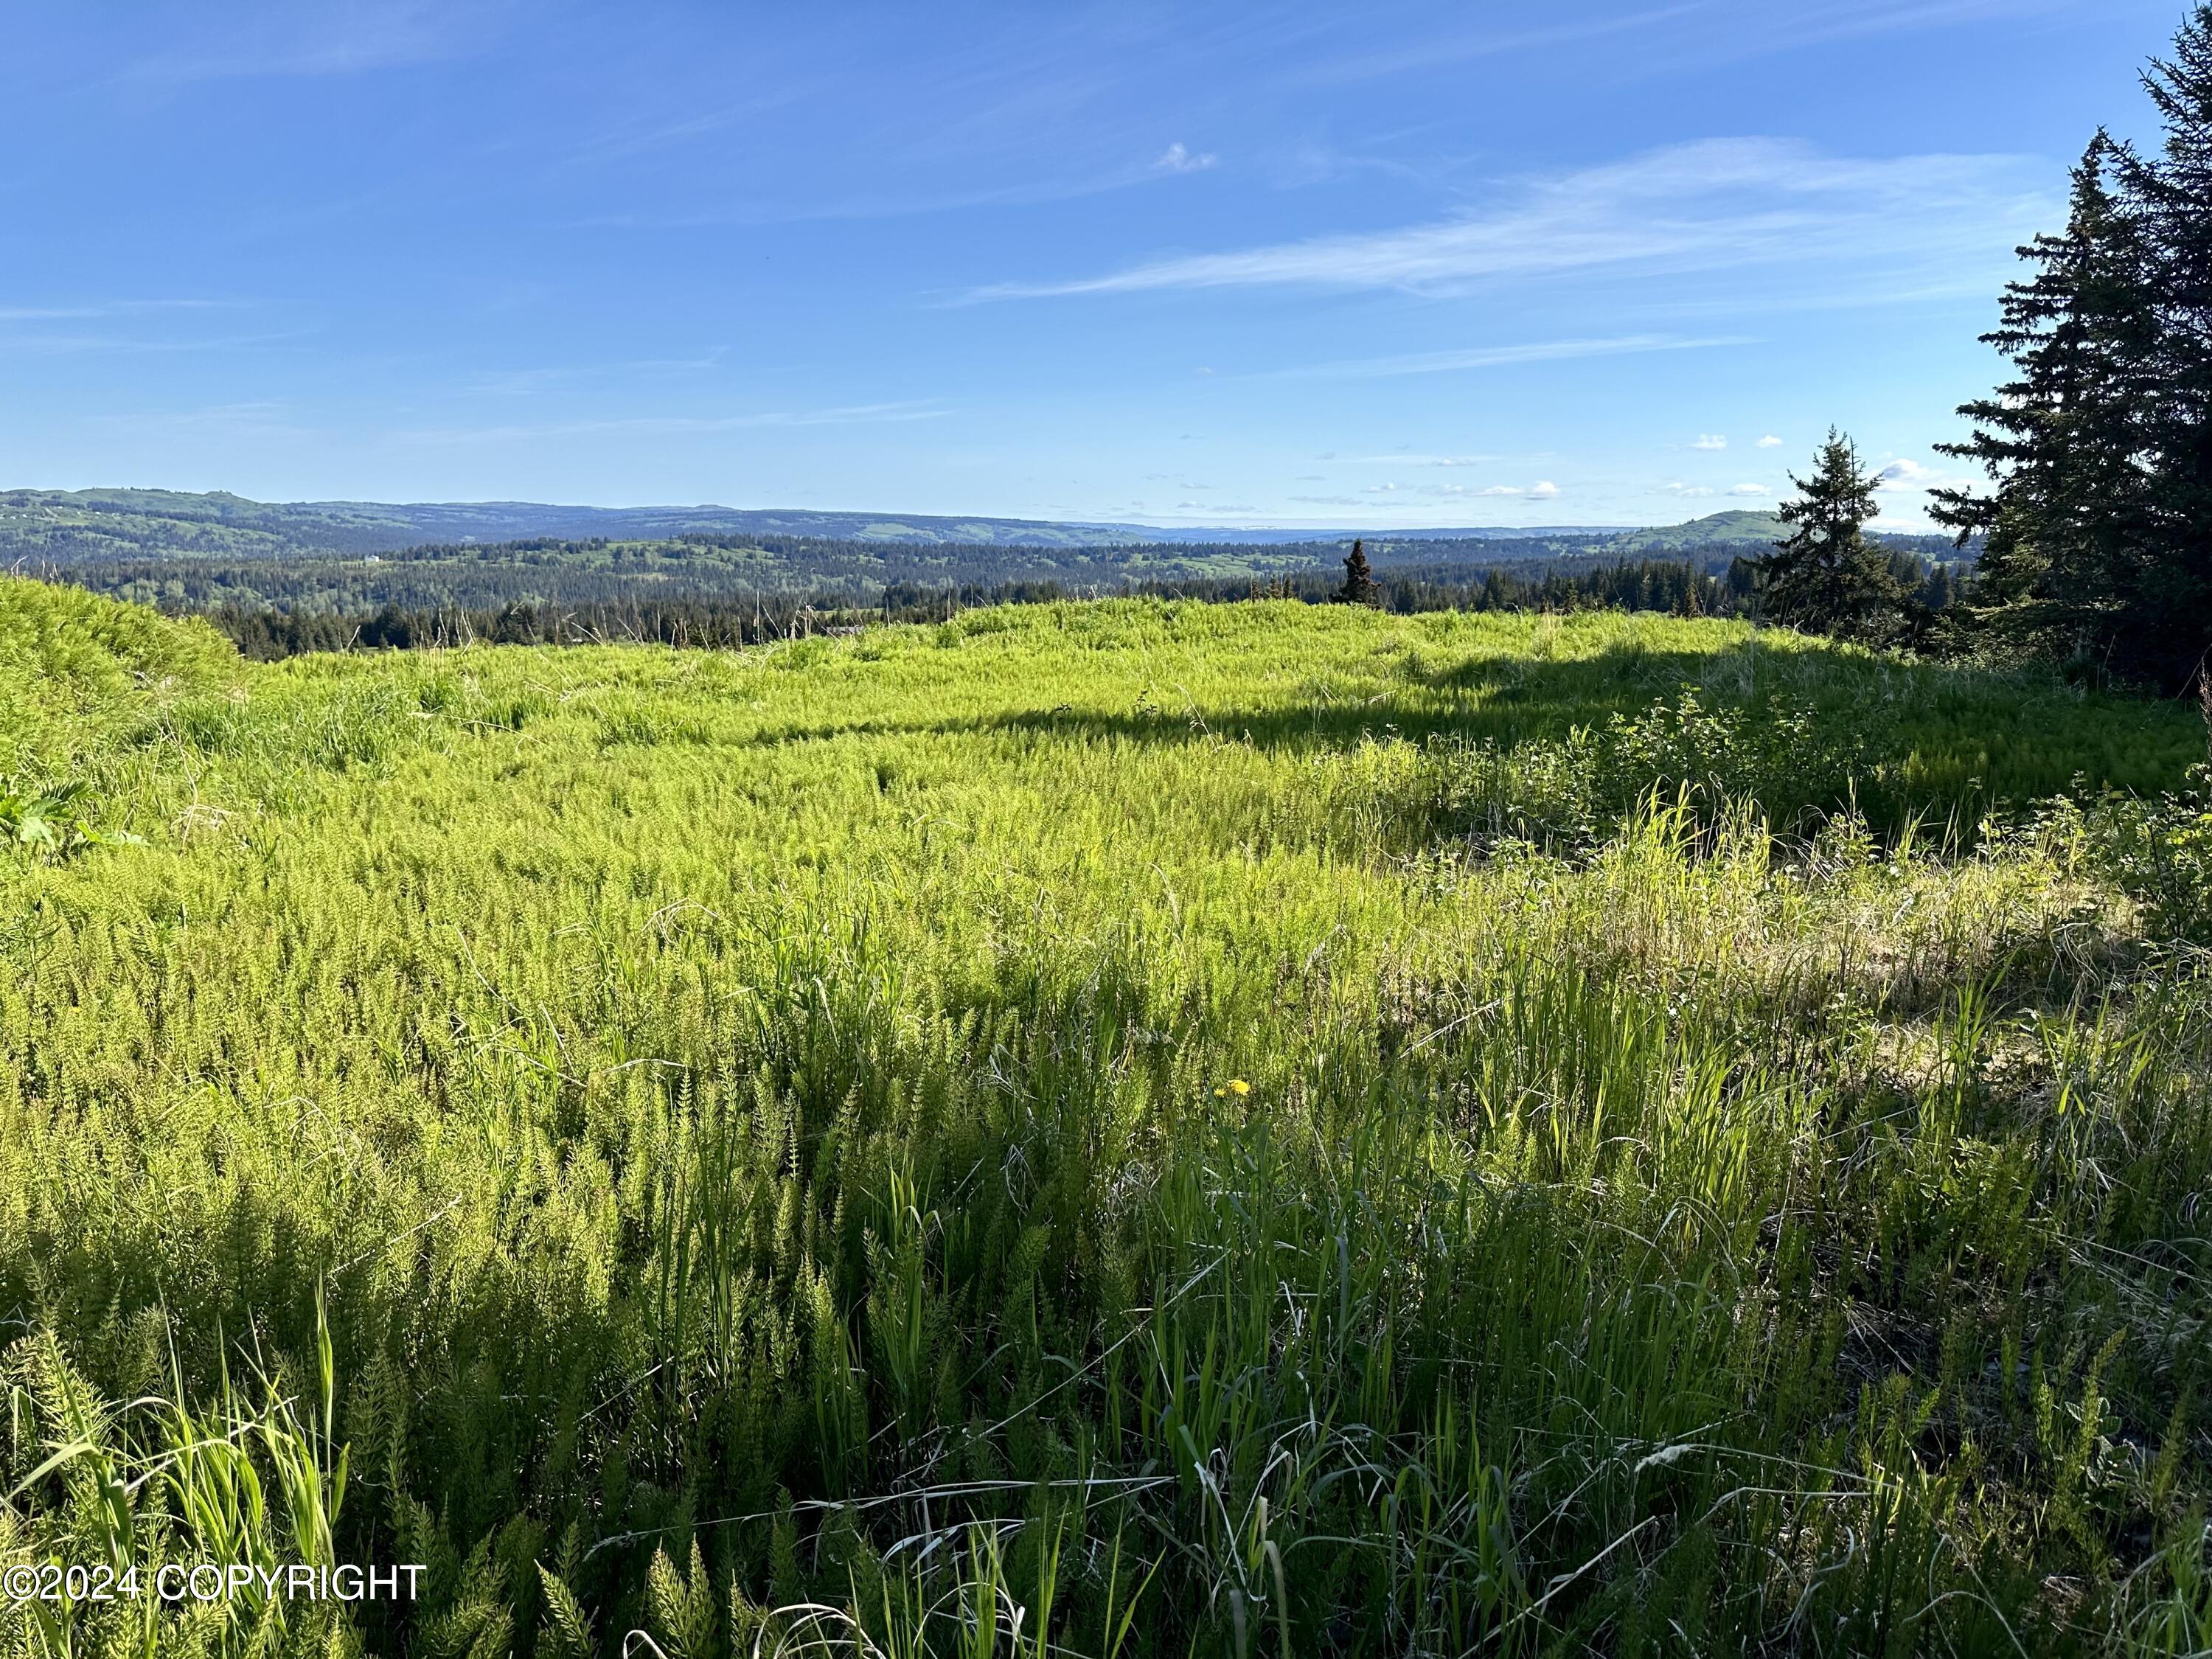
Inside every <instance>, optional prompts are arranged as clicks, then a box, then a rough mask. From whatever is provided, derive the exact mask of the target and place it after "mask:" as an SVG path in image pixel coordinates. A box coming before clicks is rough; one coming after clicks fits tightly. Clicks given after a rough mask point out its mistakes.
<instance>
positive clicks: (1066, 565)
mask: <svg viewBox="0 0 2212 1659" xmlns="http://www.w3.org/2000/svg"><path fill="white" fill-rule="evenodd" d="M1729 516H1730V517H1732V518H1736V519H1741V518H1744V517H1747V516H1748V515H1742V514H1736V515H1729ZM1685 528H1686V529H1695V528H1696V526H1686V527H1685ZM1731 528H1733V526H1731ZM1656 533H1657V532H1636V533H1635V534H1634V535H1632V536H1631V535H1614V534H1602V533H1592V532H1560V533H1557V534H1549V535H1545V536H1541V537H1528V538H1500V537H1486V538H1474V537H1468V538H1434V537H1423V538H1410V537H1407V538H1393V537H1377V538H1369V539H1368V541H1367V553H1368V556H1369V558H1370V562H1372V563H1373V565H1374V566H1375V568H1376V569H1377V570H1378V571H1379V572H1383V573H1384V574H1389V573H1392V572H1401V571H1411V570H1416V569H1418V570H1421V571H1431V572H1447V573H1452V580H1462V579H1464V578H1465V577H1467V576H1468V574H1480V573H1484V572H1489V571H1504V572H1510V573H1515V574H1521V575H1528V574H1532V573H1538V572H1542V571H1547V570H1552V569H1561V570H1576V569H1581V568H1589V567H1593V566H1595V565H1597V564H1602V563H1614V562H1620V561H1621V560H1622V559H1624V558H1628V559H1634V558H1636V557H1637V556H1643V557H1645V558H1648V557H1650V556H1652V554H1653V553H1654V552H1656V551H1657V550H1658V549H1657V548H1654V547H1650V546H1647V545H1646V544H1647V542H1648V540H1649V538H1650V537H1651V536H1653V535H1655V534H1656ZM1349 544H1350V538H1342V539H1341V540H1339V541H1322V542H1294V543H1281V542H1273V543H1250V544H1236V543H1227V544H1188V543H1170V542H1152V543H1142V544H1133V545H1128V546H1101V547H1065V546H1042V545H1031V544H1008V545H1002V544H994V543H985V542H970V543H961V542H951V543H932V544H908V543H899V542H884V541H875V540H855V539H848V538H829V537H818V536H739V535H720V534H709V533H704V532H693V533H689V534H685V535H682V536H677V537H670V538H660V539H655V540H629V541H622V540H611V539H607V538H598V537H593V538H585V539H581V540H575V539H566V538H552V537H534V538H524V539H520V540H513V541H505V542H499V543H494V544H482V545H477V544H467V543H454V542H442V543H427V544H418V545H416V546H412V547H408V548H403V549H397V550H392V551H389V552H386V553H380V554H375V553H373V554H368V555H363V556H351V557H349V556H336V555H330V554H313V555H308V554H291V555H281V554H280V555H265V556H264V555H252V556H240V555H237V554H210V555H206V556H185V555H178V554H168V555H164V556H158V557H141V556H131V557H125V556H113V555H106V554H103V555H102V556H99V557H96V558H62V557H48V558H44V559H38V560H24V561H22V562H21V563H20V564H19V566H18V568H21V569H23V570H25V572H26V573H27V574H34V575H40V576H45V577H48V578H50V579H52V580H65V581H70V582H74V583H76V584H78V585H79V586H84V587H88V588H91V589H93V590H94V591H95V592H101V593H106V594H109V595H112V596H113V597H115V598H118V599H131V600H137V601H139V602H142V603H145V604H150V605H158V606H161V607H162V608H163V609H166V610H171V611H212V610H216V609H223V608H228V609H242V610H254V609H260V610H274V611H283V612H287V613H292V612H298V613H327V614H333V615H341V616H349V617H352V616H361V615H364V614H368V613H370V612H374V611H379V610H382V609H386V608H393V609H397V610H399V611H445V610H453V609H459V610H464V611H484V610H495V609H498V608H500V607H502V606H507V605H554V606H562V605H568V606H574V605H635V604H646V603H654V602H664V601H668V600H672V599H715V600H731V599H745V600H747V601H748V602H750V599H751V598H752V597H753V596H757V595H785V596H792V597H795V598H799V599H812V598H817V597H820V596H827V595H836V596H841V597H845V596H850V595H852V594H855V593H869V594H872V593H875V592H880V591H882V590H884V589H885V588H890V587H897V586H914V587H922V588H928V589H932V590H935V591H939V592H944V591H952V592H960V591H963V590H972V589H992V590H995V589H999V588H1004V587H1006V586H1012V585H1018V584H1024V583H1028V584H1036V583H1052V584H1056V585H1057V586H1058V587H1059V588H1060V590H1062V591H1065V592H1069V593H1121V592H1135V591H1138V590H1140V589H1144V588H1146V587H1148V586H1156V585H1160V584H1175V583H1184V584H1189V583H1205V582H1225V583H1249V582H1250V581H1252V580H1262V581H1273V580H1284V579H1291V578H1296V579H1298V580H1299V581H1301V582H1302V583H1304V585H1305V586H1311V585H1312V584H1313V583H1314V582H1315V581H1324V582H1325V581H1333V580H1334V579H1335V577H1336V576H1337V574H1339V570H1340V562H1341V560H1342V558H1343V556H1344V554H1345V552H1346V550H1347V548H1348V546H1349ZM1895 545H1896V547H1897V548H1898V550H1899V551H1901V552H1905V553H1909V554H1913V555H1916V556H1921V557H1923V558H1930V559H1936V558H1940V557H1942V556H1945V555H1948V554H1949V553H1950V549H1949V546H1948V544H1947V543H1945V542H1943V541H1942V540H1941V539H1940V538H1932V537H1931V538H1917V539H1916V540H1899V541H1898V542H1897V543H1896V544H1895ZM1764 546H1765V543H1763V542H1760V541H1756V540H1750V539H1745V538H1742V537H1741V536H1740V535H1738V536H1734V537H1730V538H1725V539H1714V540H1711V541H1704V540H1699V539H1697V538H1690V537H1686V536H1681V535H1674V534H1670V535H1669V537H1668V540H1667V541H1666V542H1665V543H1664V544H1663V548H1664V556H1665V557H1667V558H1668V559H1669V560H1671V561H1674V562H1686V563H1688V564H1691V565H1692V566H1694V567H1696V568H1699V569H1700V570H1703V571H1705V573H1707V574H1717V573H1719V572H1723V571H1725V570H1726V569H1727V568H1729V565H1730V563H1731V562H1734V561H1735V560H1736V559H1737V558H1739V557H1742V556H1746V555H1747V554H1748V553H1751V552H1753V551H1756V550H1760V549H1762V548H1763V547H1764Z"/></svg>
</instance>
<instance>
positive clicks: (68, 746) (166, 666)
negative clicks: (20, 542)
mask: <svg viewBox="0 0 2212 1659" xmlns="http://www.w3.org/2000/svg"><path fill="white" fill-rule="evenodd" d="M237 669H238V653H237V652H236V651H235V650H234V649H233V648H232V647H231V644H230V642H229V641H228V640H226V639H224V638H223V637H222V635H220V634H217V633H216V631H215V630H214V629H212V628H210V627H209V626H208V625H207V623H204V622H202V621H201V620H199V619H198V618H197V617H181V618H170V617H161V616H157V615H156V614H155V612H153V611H150V610H149V609H147V608H146V607H145V606H143V605H123V604H118V602H117V601H115V600H113V599H100V598H99V597H97V596H95V595H94V594H91V593H87V592H82V590H80V589H77V588H74V587H58V586H52V585H50V584H48V583H46V582H40V581H33V580H29V579H27V578H25V577H21V576H0V705H4V706H5V707H6V708H9V710H10V711H11V718H10V719H9V720H8V721H7V722H5V724H4V725H0V773H4V772H7V771H10V770H13V769H15V767H16V766H17V765H19V764H21V760H22V757H24V756H25V754H26V753H27V752H28V751H30V750H33V749H36V750H41V751H44V752H47V753H55V752H57V751H58V753H59V754H61V755H67V754H69V753H71V752H73V751H76V750H79V749H81V748H82V747H83V746H84V745H86V744H88V743H90V742H93V741H95V740H96V739H97V738H99V737H100V735H102V734H104V733H106V732H112V730H113V729H114V728H115V727H116V726H118V725H120V724H122V723H123V722H125V721H127V720H131V719H133V718H135V717H137V716H141V715H143V714H144V713H146V712H148V711H149V710H150V709H152V708H156V707H159V706H161V704H163V703H165V702H168V701H171V700H173V699H174V698H175V697H177V696H180V695H184V694H186V693H190V692H204V691H206V690H210V689H211V688H212V687H215V686H216V685H219V684H223V683H225V682H226V681H228V679H230V678H232V677H234V675H235V673H236V672H237Z"/></svg>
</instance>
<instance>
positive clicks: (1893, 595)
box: [1756, 428, 1906, 644]
mask: <svg viewBox="0 0 2212 1659" xmlns="http://www.w3.org/2000/svg"><path fill="white" fill-rule="evenodd" d="M1790 483H1793V484H1795V485H1796V486H1797V488H1798V489H1799V490H1800V491H1801V492H1802V493H1801V494H1800V495H1799V496H1798V498H1797V499H1796V501H1786V502H1784V504H1783V506H1782V508H1781V511H1780V517H1781V519H1782V521H1783V522H1784V524H1790V525H1795V526H1796V532H1795V533H1794V534H1793V535H1791V536H1790V538H1789V539H1788V540H1786V541H1781V542H1777V543H1776V544H1775V545H1774V550H1773V551H1772V552H1771V553H1769V554H1767V555H1765V556H1764V557H1762V558H1760V559H1759V560H1758V561H1757V562H1756V568H1757V569H1758V572H1759V579H1760V581H1761V585H1762V586H1763V588H1764V591H1765V611H1766V615H1767V616H1768V617H1769V618H1771V620H1773V621H1775V622H1780V623H1789V624H1790V626H1792V627H1795V628H1802V629H1805V630H1806V631H1807V632H1808V633H1813V634H1831V635H1835V636H1836V637H1837V638H1838V639H1847V640H1857V641H1863V642H1864V643H1867V644H1880V643H1881V641H1885V640H1888V639H1892V638H1893V637H1895V636H1896V635H1898V634H1899V632H1900V631H1901V630H1902V629H1903V628H1904V625H1905V616H1906V597H1905V585H1904V583H1902V582H1900V581H1899V580H1898V579H1897V575H1896V574H1895V572H1894V571H1893V570H1892V568H1890V557H1889V550H1887V548H1883V547H1879V546H1877V545H1875V544H1874V543H1872V542H1870V541H1869V540H1868V539H1867V538H1866V532H1865V528H1864V526H1865V525H1866V521H1867V520H1869V519H1871V518H1873V517H1875V515H1876V514H1877V513H1880V512H1881V507H1880V506H1879V505H1878V504H1877V503H1876V502H1875V476H1874V475H1873V474H1872V473H1869V472H1867V471H1864V470H1863V468H1862V467H1861V465H1860V464H1859V455H1858V451H1857V449H1856V448H1854V447H1852V445H1851V441H1850V439H1849V438H1846V437H1844V435H1843V434H1841V433H1840V432H1838V431H1836V430H1835V429H1834V428H1829V431H1828V439H1827V441H1826V443H1824V444H1822V445H1821V446H1820V453H1819V455H1818V456H1817V457H1816V458H1815V464H1814V470H1813V474H1812V476H1811V477H1808V478H1800V477H1796V476H1795V475H1794V474H1793V475H1792V476H1791V477H1790Z"/></svg>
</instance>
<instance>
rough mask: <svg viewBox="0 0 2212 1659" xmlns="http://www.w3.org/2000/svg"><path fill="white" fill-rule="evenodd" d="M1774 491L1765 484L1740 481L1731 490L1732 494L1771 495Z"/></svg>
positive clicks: (1730, 493)
mask: <svg viewBox="0 0 2212 1659" xmlns="http://www.w3.org/2000/svg"><path fill="white" fill-rule="evenodd" d="M1773 493H1774V492H1773V491H1772V490H1771V489H1768V488H1767V487H1766V486H1765V484H1755V483H1740V484H1738V485H1736V486H1735V489H1731V490H1729V495H1772V494H1773Z"/></svg>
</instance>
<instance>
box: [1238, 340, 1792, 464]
mask: <svg viewBox="0 0 2212 1659" xmlns="http://www.w3.org/2000/svg"><path fill="white" fill-rule="evenodd" d="M1750 343H1751V341H1750V339H1749V337H1747V336H1744V335H1736V334H1724V335H1715V336H1711V337H1705V338H1688V337H1683V336H1681V335H1675V334H1627V335H1621V336H1619V337H1615V338H1613V339H1601V340H1538V341H1532V342H1530V343H1528V344H1525V345H1508V346H1475V347H1472V348H1469V349H1466V350H1463V351H1414V352H1407V353H1404V354H1401V355H1400V356H1391V357H1355V358H1351V359H1349V360H1346V361H1344V362H1332V363H1314V364H1310V365H1309V366H1307V367H1304V368H1281V369H1275V370H1273V371H1271V372H1270V373H1269V374H1265V375H1261V376H1255V378H1256V379H1263V380H1306V379H1328V380H1379V379H1382V378H1384V377H1386V376H1389V375H1393V374H1449V373H1451V372H1452V371H1455V370H1459V369H1473V368H1502V367H1504V366H1505V365H1507V364H1510V363H1548V362H1565V361H1567V360H1569V359H1572V358H1577V357H1625V356H1635V355H1637V354H1638V353H1641V352H1646V351H1704V350H1708V349H1711V348H1713V347H1716V346H1735V345H1748V344H1750ZM1443 464H1444V465H1450V463H1443Z"/></svg>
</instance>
